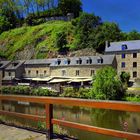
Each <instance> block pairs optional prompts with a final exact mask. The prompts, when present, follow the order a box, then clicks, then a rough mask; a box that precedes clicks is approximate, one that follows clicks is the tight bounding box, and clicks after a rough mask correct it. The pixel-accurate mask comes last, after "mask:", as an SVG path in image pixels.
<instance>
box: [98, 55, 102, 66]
mask: <svg viewBox="0 0 140 140" xmlns="http://www.w3.org/2000/svg"><path fill="white" fill-rule="evenodd" d="M97 63H98V64H102V63H103V58H102V57H101V56H98V58H97Z"/></svg>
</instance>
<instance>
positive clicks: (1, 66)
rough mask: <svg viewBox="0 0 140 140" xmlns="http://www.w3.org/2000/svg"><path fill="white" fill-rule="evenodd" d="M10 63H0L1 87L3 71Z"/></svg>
mask: <svg viewBox="0 0 140 140" xmlns="http://www.w3.org/2000/svg"><path fill="white" fill-rule="evenodd" d="M9 63H10V61H0V85H2V79H3V77H4V70H5V68H6V66H8V64H9Z"/></svg>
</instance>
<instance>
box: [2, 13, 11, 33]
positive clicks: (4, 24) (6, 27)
mask: <svg viewBox="0 0 140 140" xmlns="http://www.w3.org/2000/svg"><path fill="white" fill-rule="evenodd" d="M9 27H10V22H9V21H8V20H7V18H6V17H5V16H0V34H1V33H2V32H3V31H6V30H9Z"/></svg>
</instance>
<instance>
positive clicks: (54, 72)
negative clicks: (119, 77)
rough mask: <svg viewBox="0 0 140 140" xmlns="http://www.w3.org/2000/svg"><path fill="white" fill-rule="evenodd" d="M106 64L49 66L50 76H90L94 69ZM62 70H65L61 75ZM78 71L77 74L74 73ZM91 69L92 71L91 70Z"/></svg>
mask: <svg viewBox="0 0 140 140" xmlns="http://www.w3.org/2000/svg"><path fill="white" fill-rule="evenodd" d="M104 66H107V65H100V66H96V65H92V66H91V65H89V66H80V65H79V66H68V67H51V76H64V77H91V76H92V75H93V74H95V73H96V71H97V70H98V69H100V68H102V67H104ZM62 71H66V73H65V75H63V72H62ZM76 71H79V75H76ZM91 71H92V72H91Z"/></svg>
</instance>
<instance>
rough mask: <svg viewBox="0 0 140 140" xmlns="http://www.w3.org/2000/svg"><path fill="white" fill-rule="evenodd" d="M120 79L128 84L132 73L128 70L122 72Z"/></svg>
mask: <svg viewBox="0 0 140 140" xmlns="http://www.w3.org/2000/svg"><path fill="white" fill-rule="evenodd" d="M120 79H121V81H122V82H123V83H126V84H128V83H129V79H130V73H127V72H122V73H121V75H120Z"/></svg>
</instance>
